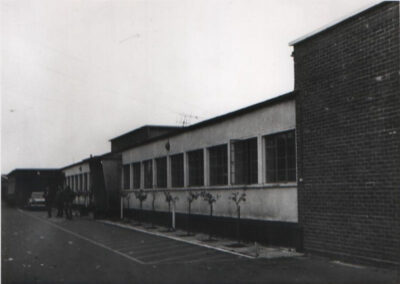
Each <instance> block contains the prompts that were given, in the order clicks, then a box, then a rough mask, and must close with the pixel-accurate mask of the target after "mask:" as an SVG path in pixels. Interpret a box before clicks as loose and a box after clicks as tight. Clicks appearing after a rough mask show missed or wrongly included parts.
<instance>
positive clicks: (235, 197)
mask: <svg viewBox="0 0 400 284" xmlns="http://www.w3.org/2000/svg"><path fill="white" fill-rule="evenodd" d="M229 199H230V200H232V201H233V202H234V203H235V206H236V216H237V218H236V238H237V239H238V243H239V244H240V242H241V238H240V203H241V202H245V201H246V193H244V192H243V193H242V194H240V192H232V194H231V196H230V197H229Z"/></svg>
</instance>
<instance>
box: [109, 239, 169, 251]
mask: <svg viewBox="0 0 400 284" xmlns="http://www.w3.org/2000/svg"><path fill="white" fill-rule="evenodd" d="M160 244H162V245H165V240H160V241H156V242H154V243H150V242H146V243H140V244H133V243H132V242H131V243H129V244H128V243H126V244H125V245H124V246H121V247H118V248H116V250H120V251H122V250H127V249H133V248H139V247H140V248H143V247H150V246H152V247H155V246H159V245H160Z"/></svg>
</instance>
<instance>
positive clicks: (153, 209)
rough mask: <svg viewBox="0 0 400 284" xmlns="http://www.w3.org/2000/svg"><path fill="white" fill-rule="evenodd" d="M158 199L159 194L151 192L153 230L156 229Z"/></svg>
mask: <svg viewBox="0 0 400 284" xmlns="http://www.w3.org/2000/svg"><path fill="white" fill-rule="evenodd" d="M156 197H157V192H156V191H152V192H151V211H152V216H151V229H154V228H156V227H155V226H154V219H155V217H156V216H155V215H156Z"/></svg>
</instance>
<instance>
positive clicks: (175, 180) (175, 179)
mask: <svg viewBox="0 0 400 284" xmlns="http://www.w3.org/2000/svg"><path fill="white" fill-rule="evenodd" d="M183 182H184V178H183V154H177V155H173V156H171V184H172V187H182V186H183Z"/></svg>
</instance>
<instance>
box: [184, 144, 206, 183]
mask: <svg viewBox="0 0 400 284" xmlns="http://www.w3.org/2000/svg"><path fill="white" fill-rule="evenodd" d="M186 154H187V169H188V186H204V149H203V148H201V149H196V150H191V151H188V152H186ZM196 155H199V157H201V158H200V159H199V160H197V158H199V157H196ZM196 162H197V163H198V164H196ZM198 174H199V175H198Z"/></svg>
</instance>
